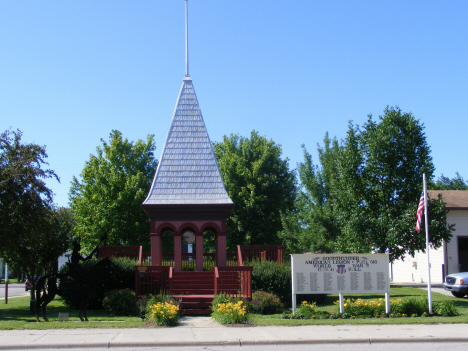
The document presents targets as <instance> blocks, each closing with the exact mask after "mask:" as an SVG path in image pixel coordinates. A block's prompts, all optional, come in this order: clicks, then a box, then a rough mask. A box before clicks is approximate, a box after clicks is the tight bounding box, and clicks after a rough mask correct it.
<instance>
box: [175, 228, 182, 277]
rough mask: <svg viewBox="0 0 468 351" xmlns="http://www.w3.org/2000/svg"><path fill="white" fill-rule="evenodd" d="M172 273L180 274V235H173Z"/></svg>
mask: <svg viewBox="0 0 468 351" xmlns="http://www.w3.org/2000/svg"><path fill="white" fill-rule="evenodd" d="M174 271H176V272H182V235H181V234H180V233H174Z"/></svg>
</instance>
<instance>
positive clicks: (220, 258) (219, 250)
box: [216, 234, 227, 266]
mask: <svg viewBox="0 0 468 351" xmlns="http://www.w3.org/2000/svg"><path fill="white" fill-rule="evenodd" d="M217 239H218V240H216V265H217V266H225V265H226V256H227V255H226V234H224V235H219V234H218V236H217Z"/></svg>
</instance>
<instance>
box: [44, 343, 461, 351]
mask: <svg viewBox="0 0 468 351" xmlns="http://www.w3.org/2000/svg"><path fill="white" fill-rule="evenodd" d="M447 349H450V351H465V350H466V349H467V345H466V344H465V343H450V344H448V345H447V343H432V342H431V343H420V344H418V343H409V344H405V343H385V344H365V343H360V344H346V345H344V344H336V345H330V344H309V345H296V344H290V345H254V346H220V345H212V346H187V347H177V346H171V347H159V346H158V347H147V346H146V347H130V348H120V347H119V348H97V349H92V350H93V351H112V350H114V351H121V350H127V351H241V350H243V351H308V350H320V351H343V350H346V351H387V350H396V351H445V350H447ZM41 350H42V351H45V350H49V349H39V350H37V351H41ZM55 350H56V351H69V349H55ZM73 350H74V351H86V350H90V349H89V348H73Z"/></svg>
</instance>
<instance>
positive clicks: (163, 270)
mask: <svg viewBox="0 0 468 351" xmlns="http://www.w3.org/2000/svg"><path fill="white" fill-rule="evenodd" d="M171 286H172V266H136V267H135V294H136V295H137V296H147V295H157V294H159V293H160V292H164V291H167V292H169V291H171Z"/></svg>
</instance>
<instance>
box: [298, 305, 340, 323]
mask: <svg viewBox="0 0 468 351" xmlns="http://www.w3.org/2000/svg"><path fill="white" fill-rule="evenodd" d="M337 315H338V314H330V313H329V312H327V311H319V310H318V309H317V304H316V303H315V302H313V303H308V302H307V301H303V302H302V303H301V305H300V306H299V307H298V308H297V309H296V312H295V313H294V314H293V315H291V317H290V318H291V319H323V318H330V316H333V317H336V316H337Z"/></svg>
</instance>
